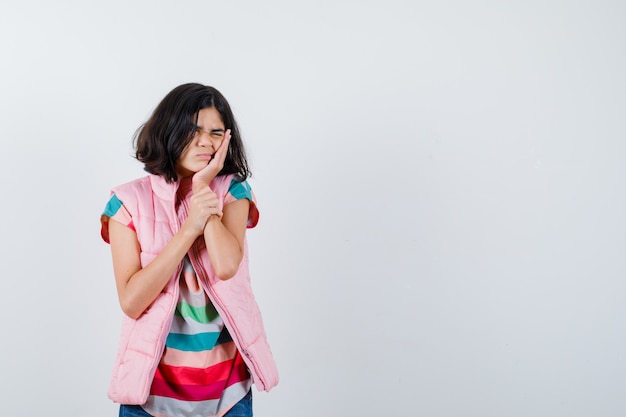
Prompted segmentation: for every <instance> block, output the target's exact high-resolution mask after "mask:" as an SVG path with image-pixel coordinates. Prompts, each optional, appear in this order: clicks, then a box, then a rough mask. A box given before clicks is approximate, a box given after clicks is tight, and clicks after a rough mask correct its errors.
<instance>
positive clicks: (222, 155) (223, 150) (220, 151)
mask: <svg viewBox="0 0 626 417" xmlns="http://www.w3.org/2000/svg"><path fill="white" fill-rule="evenodd" d="M230 137H231V136H230V129H226V132H224V140H223V141H222V143H220V146H219V148H217V151H216V152H215V159H217V160H218V161H220V160H221V161H224V160H225V159H226V154H227V153H228V145H229V144H230Z"/></svg>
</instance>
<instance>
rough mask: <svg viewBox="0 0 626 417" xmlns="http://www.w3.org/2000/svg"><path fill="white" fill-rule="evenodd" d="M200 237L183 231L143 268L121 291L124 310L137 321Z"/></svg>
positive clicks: (133, 275) (132, 276) (120, 295)
mask: <svg viewBox="0 0 626 417" xmlns="http://www.w3.org/2000/svg"><path fill="white" fill-rule="evenodd" d="M196 237H197V236H194V234H193V233H190V232H189V231H187V230H185V229H184V228H183V229H181V230H179V232H178V233H176V234H175V235H174V236H173V237H172V240H170V241H169V243H168V244H167V245H166V246H165V248H163V250H162V251H161V252H160V253H159V254H158V255H157V256H156V257H155V258H154V259H153V260H152V261H151V262H150V263H149V264H148V265H146V266H145V267H144V268H141V269H139V270H138V271H136V272H135V273H134V274H132V275H131V276H130V278H129V279H128V280H127V281H126V284H125V285H124V286H123V288H120V289H119V298H120V304H121V306H122V310H123V311H124V313H125V314H126V315H128V316H129V317H131V318H135V319H136V318H138V317H139V316H141V314H142V313H143V312H144V311H145V310H146V309H147V308H148V306H150V304H152V302H153V301H154V300H155V299H156V298H157V296H158V295H159V294H160V293H161V291H162V290H163V288H164V287H165V286H166V285H167V283H168V282H169V280H170V278H171V277H172V274H173V273H174V272H175V271H176V269H177V268H178V266H179V265H180V263H181V261H182V259H183V258H184V256H185V254H186V253H187V252H188V251H189V248H190V247H191V245H192V244H193V242H194V241H195V239H196Z"/></svg>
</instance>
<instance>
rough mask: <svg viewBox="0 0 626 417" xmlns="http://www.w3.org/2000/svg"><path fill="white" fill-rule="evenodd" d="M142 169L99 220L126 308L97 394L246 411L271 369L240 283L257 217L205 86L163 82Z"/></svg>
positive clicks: (200, 411)
mask: <svg viewBox="0 0 626 417" xmlns="http://www.w3.org/2000/svg"><path fill="white" fill-rule="evenodd" d="M134 142H135V143H134V145H135V150H136V152H135V156H136V158H137V160H139V161H140V162H142V163H143V164H144V169H145V170H146V171H147V172H148V173H149V175H147V176H145V177H142V178H139V179H137V180H135V181H132V182H129V183H127V184H123V185H120V186H118V187H115V188H113V189H112V191H111V197H110V199H109V202H108V204H107V206H106V208H105V211H104V213H103V214H102V216H101V224H102V229H101V234H102V238H103V239H104V240H105V241H106V242H107V243H110V246H111V253H112V258H113V272H114V275H115V282H116V286H117V293H118V297H119V302H120V306H121V308H122V310H123V312H124V313H125V316H124V318H123V323H122V333H121V338H120V346H119V351H118V354H117V358H116V362H115V367H114V372H113V377H112V379H111V382H110V385H109V391H108V395H109V398H111V399H112V400H113V401H115V402H117V403H120V413H119V415H120V417H125V416H159V417H161V416H168V417H181V416H189V417H191V416H194V417H208V416H230V417H234V416H252V394H251V386H252V384H253V383H254V384H255V385H256V387H257V389H258V390H264V391H269V390H270V389H271V388H272V387H274V386H275V385H276V384H277V383H278V372H277V369H276V366H275V364H274V360H273V358H272V353H271V351H270V348H269V345H268V343H267V340H266V336H265V331H264V328H263V323H262V318H261V313H260V311H259V308H258V306H257V304H256V302H255V299H254V295H253V293H252V290H251V287H250V277H249V273H248V249H247V244H246V237H245V235H246V229H247V228H252V227H254V226H256V224H257V222H258V218H259V213H258V210H257V206H256V200H255V196H254V194H253V192H252V190H251V189H250V186H249V184H248V182H247V181H246V179H247V178H248V177H249V176H250V171H249V169H248V164H247V160H246V154H245V151H244V146H243V142H242V140H241V136H240V134H239V129H238V127H237V123H236V122H235V118H234V116H233V113H232V111H231V109H230V106H229V104H228V102H227V101H226V99H225V98H224V97H223V96H222V94H221V93H220V92H219V91H217V90H216V89H215V88H212V87H208V86H204V85H200V84H183V85H180V86H178V87H176V88H175V89H173V90H172V91H171V92H170V93H169V94H167V96H165V98H164V99H163V100H162V101H161V103H160V104H159V105H158V106H157V108H156V109H155V110H154V113H153V114H152V116H151V117H150V118H149V119H148V121H147V122H146V123H145V124H144V125H143V126H142V127H141V128H140V129H139V130H138V131H137V133H136V135H135V138H134Z"/></svg>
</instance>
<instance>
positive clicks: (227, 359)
mask: <svg viewBox="0 0 626 417" xmlns="http://www.w3.org/2000/svg"><path fill="white" fill-rule="evenodd" d="M242 198H247V199H249V200H250V202H251V209H250V216H249V219H248V227H253V226H254V225H256V221H257V219H258V212H257V208H256V201H255V198H254V193H253V192H252V190H251V189H250V186H249V185H248V183H247V182H246V181H244V182H237V181H235V180H233V181H232V182H231V184H230V187H229V193H228V195H227V196H226V197H225V198H224V205H226V204H228V203H230V202H232V201H235V200H239V199H242ZM103 216H105V217H107V218H110V219H113V220H115V221H117V222H120V223H122V224H124V225H126V226H128V227H130V228H133V229H134V226H133V222H132V219H131V216H130V214H129V212H128V211H127V210H126V208H125V207H124V203H123V202H122V201H120V200H119V199H118V198H117V197H116V196H115V195H113V196H111V199H110V200H109V203H108V204H107V207H106V209H105V212H104V215H103ZM107 220H108V219H107ZM251 385H252V380H251V378H250V374H249V372H248V369H247V368H246V365H245V363H244V362H243V359H242V357H241V355H240V354H239V351H238V350H237V347H236V346H235V343H234V342H233V340H232V338H231V336H230V334H229V333H228V329H227V328H226V326H224V322H223V321H222V318H221V317H220V316H219V314H218V313H217V311H216V310H215V307H214V306H213V304H212V303H211V301H210V300H209V298H208V297H207V295H206V293H205V292H204V290H203V289H201V288H200V286H199V284H198V281H197V278H196V273H195V271H194V269H193V266H192V265H191V262H190V261H189V258H188V257H185V260H184V268H183V272H182V273H181V277H180V292H179V299H178V303H177V305H176V310H175V313H174V318H173V321H172V327H171V329H170V332H169V335H168V337H167V340H166V342H165V350H164V352H163V356H162V357H161V360H160V362H159V365H158V368H157V371H156V373H155V376H154V379H153V381H152V385H151V388H150V395H149V397H148V400H147V401H146V403H145V404H143V405H142V407H143V409H144V410H146V412H148V413H149V414H152V415H153V416H155V417H180V416H186V417H191V416H194V417H213V416H222V415H223V414H225V413H226V412H227V411H228V410H229V409H230V408H231V407H232V406H233V405H235V404H236V403H237V402H238V401H239V400H241V399H242V398H243V397H244V396H245V395H246V394H247V392H248V391H249V389H250V387H251Z"/></svg>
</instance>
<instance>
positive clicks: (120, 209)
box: [100, 194, 135, 243]
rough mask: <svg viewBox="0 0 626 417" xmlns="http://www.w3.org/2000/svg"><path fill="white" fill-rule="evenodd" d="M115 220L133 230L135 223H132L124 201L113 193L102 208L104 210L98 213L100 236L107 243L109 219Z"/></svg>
mask: <svg viewBox="0 0 626 417" xmlns="http://www.w3.org/2000/svg"><path fill="white" fill-rule="evenodd" d="M110 219H112V220H115V221H116V222H118V223H121V224H123V225H124V226H126V227H129V228H131V229H133V230H135V225H134V224H133V219H132V217H131V215H130V213H129V212H128V210H127V209H126V207H124V203H122V201H121V200H120V199H119V198H117V196H116V195H115V194H113V195H112V196H111V198H110V199H109V202H108V203H107V205H106V207H105V208H104V212H103V213H102V214H101V215H100V236H102V239H103V240H104V241H105V242H106V243H109V220H110Z"/></svg>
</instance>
